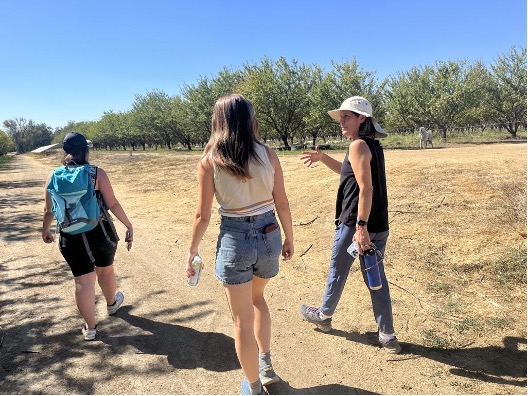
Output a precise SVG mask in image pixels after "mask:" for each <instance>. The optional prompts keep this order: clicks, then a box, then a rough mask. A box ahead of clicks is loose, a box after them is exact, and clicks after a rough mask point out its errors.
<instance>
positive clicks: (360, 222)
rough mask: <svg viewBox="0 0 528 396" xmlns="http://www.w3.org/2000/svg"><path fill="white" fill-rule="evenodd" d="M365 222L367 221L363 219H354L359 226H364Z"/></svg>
mask: <svg viewBox="0 0 528 396" xmlns="http://www.w3.org/2000/svg"><path fill="white" fill-rule="evenodd" d="M367 224H368V221H365V220H358V221H356V225H357V226H359V227H363V226H366V225H367Z"/></svg>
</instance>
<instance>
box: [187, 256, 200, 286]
mask: <svg viewBox="0 0 528 396" xmlns="http://www.w3.org/2000/svg"><path fill="white" fill-rule="evenodd" d="M191 265H192V267H193V269H194V275H193V276H190V277H189V278H187V283H188V284H189V286H196V285H197V284H198V280H199V279H200V273H201V272H202V267H203V262H202V258H201V257H200V256H198V255H196V256H194V258H193V261H192V263H191Z"/></svg>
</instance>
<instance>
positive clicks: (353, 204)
mask: <svg viewBox="0 0 528 396" xmlns="http://www.w3.org/2000/svg"><path fill="white" fill-rule="evenodd" d="M360 139H362V140H364V141H365V142H366V143H367V145H368V147H369V149H370V152H371V153H372V160H371V161H370V172H371V175H372V188H373V192H372V208H371V210H370V216H369V218H368V220H367V219H362V220H367V221H368V226H367V229H368V231H369V232H383V231H388V230H389V212H388V201H387V181H386V178H385V156H384V155H383V148H382V147H381V144H380V142H379V140H376V139H372V138H368V137H364V138H363V137H361V138H360ZM348 153H349V151H348V150H347V152H346V155H345V159H344V161H343V165H342V166H341V178H340V181H339V189H338V191H337V200H336V217H335V218H336V219H339V220H340V221H341V222H343V223H345V224H346V225H347V226H349V227H355V226H356V221H357V212H358V202H359V185H358V183H357V180H356V176H355V175H354V171H353V170H352V165H350V161H349V160H348Z"/></svg>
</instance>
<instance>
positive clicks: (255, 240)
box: [215, 211, 282, 285]
mask: <svg viewBox="0 0 528 396" xmlns="http://www.w3.org/2000/svg"><path fill="white" fill-rule="evenodd" d="M272 224H274V225H275V226H273V225H272ZM266 228H267V229H268V230H269V229H273V228H274V229H273V230H272V231H269V232H267V233H264V230H265V229H266ZM281 251H282V237H281V230H280V226H279V224H278V222H277V219H276V217H275V213H274V212H273V211H269V212H266V213H264V214H261V215H256V216H246V217H228V216H222V220H221V222H220V235H218V242H217V244H216V263H215V274H216V277H217V278H218V279H219V280H220V281H221V282H222V283H225V284H229V285H238V284H241V283H246V282H249V281H251V280H252V279H253V276H258V277H259V278H264V279H269V278H273V277H274V276H276V275H277V274H278V273H279V255H280V253H281Z"/></svg>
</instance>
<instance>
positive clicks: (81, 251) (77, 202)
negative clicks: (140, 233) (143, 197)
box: [42, 132, 133, 341]
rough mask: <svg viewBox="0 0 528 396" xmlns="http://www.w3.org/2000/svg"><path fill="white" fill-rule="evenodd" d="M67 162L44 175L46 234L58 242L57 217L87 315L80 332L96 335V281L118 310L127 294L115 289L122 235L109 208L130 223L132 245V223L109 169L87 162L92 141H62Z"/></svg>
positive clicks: (73, 136) (78, 137) (74, 137)
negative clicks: (115, 260)
mask: <svg viewBox="0 0 528 396" xmlns="http://www.w3.org/2000/svg"><path fill="white" fill-rule="evenodd" d="M62 146H63V149H64V151H65V156H64V158H63V160H62V164H63V166H61V167H58V168H56V169H55V170H54V171H53V172H52V173H51V174H50V176H49V177H48V180H47V181H46V190H45V207H44V219H43V228H42V239H43V240H44V242H46V243H52V242H54V240H55V238H54V234H53V232H52V231H51V226H52V222H53V219H54V218H57V228H58V230H59V231H60V238H59V249H60V252H61V253H62V255H63V257H64V259H65V260H66V262H67V263H68V265H69V266H70V269H71V271H72V273H73V276H74V278H75V301H76V303H77V308H78V309H79V312H80V313H81V315H82V317H83V318H84V321H85V324H84V325H83V327H82V335H83V337H84V339H85V340H87V341H91V340H94V339H95V337H96V334H97V323H96V319H95V281H96V279H97V281H98V283H99V286H100V288H101V290H102V292H103V295H104V297H105V299H106V304H107V312H108V314H109V315H113V314H115V313H116V312H117V311H118V309H119V308H120V307H121V305H122V304H123V301H124V299H125V297H124V295H123V293H122V292H120V291H117V280H116V276H115V273H114V266H113V261H114V256H115V252H116V250H117V243H118V240H119V238H118V236H117V233H116V232H115V228H114V226H113V223H112V219H111V218H110V216H109V215H108V212H107V209H109V210H110V211H111V212H112V214H114V215H115V217H117V219H118V220H119V221H120V222H121V223H123V225H124V226H125V227H126V228H127V231H126V236H125V241H126V242H127V249H128V250H130V248H131V247H132V241H133V228H132V223H131V222H130V220H129V219H128V217H127V215H126V213H125V211H124V210H123V208H122V207H121V204H120V203H119V201H118V200H117V198H116V197H115V195H114V191H113V189H112V185H111V183H110V180H109V178H108V176H107V174H106V172H105V171H104V170H103V169H101V168H98V167H96V166H94V165H91V164H90V163H89V143H88V141H87V140H86V138H85V137H84V136H83V135H82V134H80V133H78V132H71V133H68V134H67V135H66V137H65V138H64V141H63V145H62Z"/></svg>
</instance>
